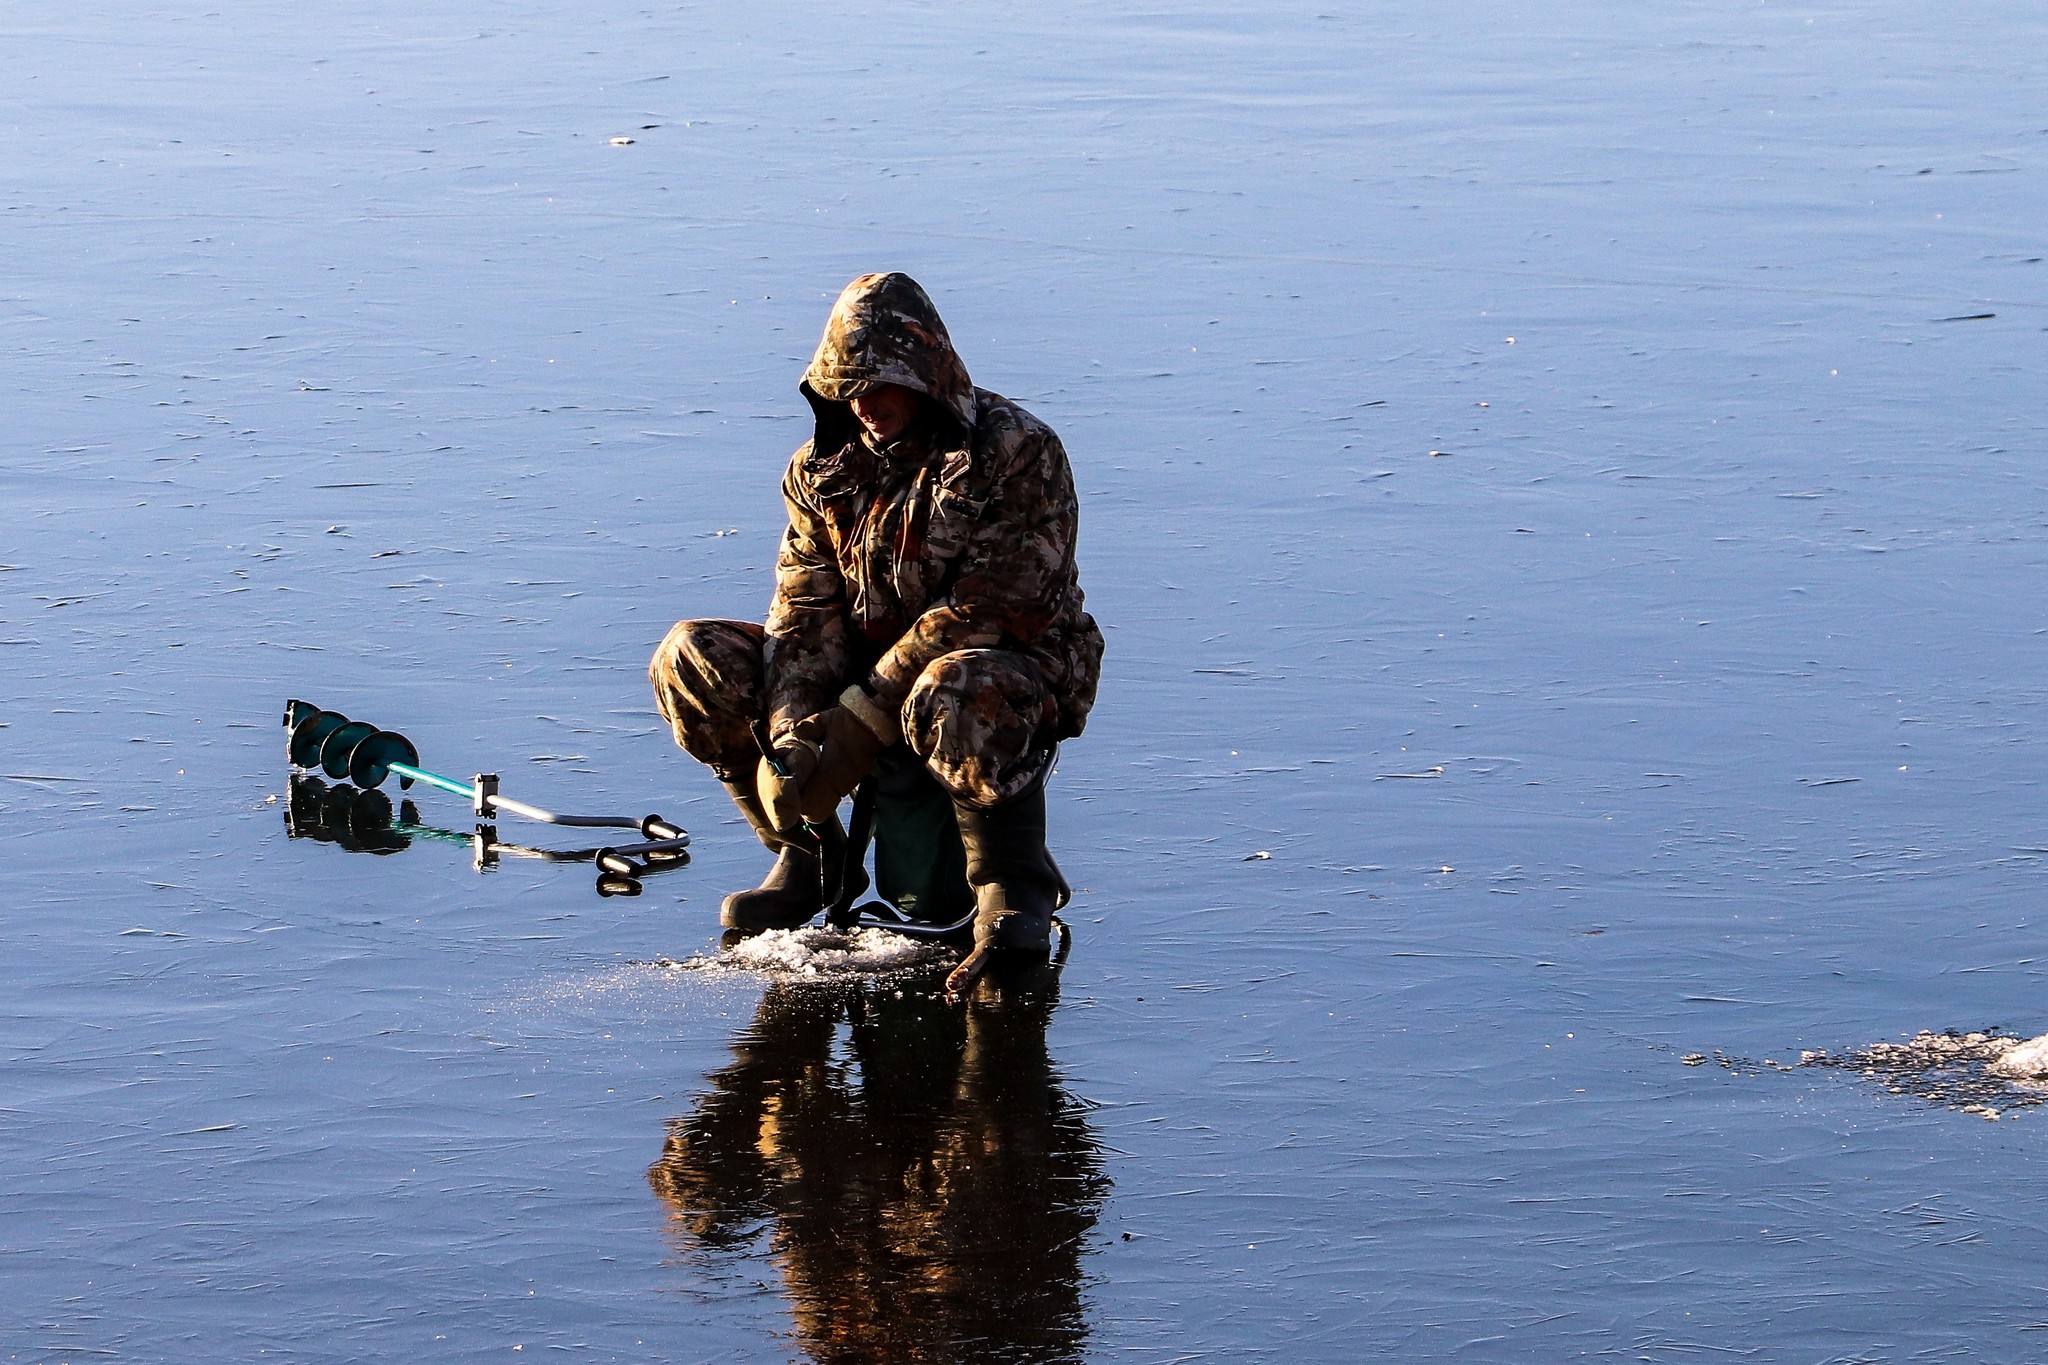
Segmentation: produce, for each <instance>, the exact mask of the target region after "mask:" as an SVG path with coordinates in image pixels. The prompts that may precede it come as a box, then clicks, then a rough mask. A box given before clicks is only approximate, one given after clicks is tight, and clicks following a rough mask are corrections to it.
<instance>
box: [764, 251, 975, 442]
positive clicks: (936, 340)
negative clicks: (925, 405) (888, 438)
mask: <svg viewBox="0 0 2048 1365" xmlns="http://www.w3.org/2000/svg"><path fill="white" fill-rule="evenodd" d="M877 384H900V385H902V386H903V387H904V388H906V389H913V390H915V391H916V392H918V393H921V394H923V395H925V396H926V397H927V398H930V399H932V400H934V402H936V403H937V405H938V406H939V408H940V409H942V410H943V411H944V412H945V413H947V414H949V415H950V416H951V417H952V418H954V419H955V420H957V421H958V422H959V423H960V426H961V428H962V429H963V430H967V431H971V430H973V429H974V385H973V383H972V381H970V380H969V379H968V378H967V367H966V366H965V365H963V364H961V363H960V356H959V353H958V352H956V351H955V350H954V349H953V339H952V337H950V336H948V335H947V334H946V324H945V323H943V322H941V321H940V320H939V310H938V309H937V308H935V307H933V306H932V301H931V297H930V296H929V295H928V294H926V293H925V292H924V289H923V288H922V287H921V286H920V285H919V284H918V282H917V281H916V280H913V279H911V278H910V276H908V275H902V274H896V273H893V272H892V273H890V274H887V275H862V276H861V277H860V278H859V279H857V280H855V281H854V282H853V283H852V284H849V285H847V286H846V288H845V289H843V290H841V291H840V294H839V302H837V303H835V304H833V305H832V316H831V317H830V318H828V319H827V320H826V322H825V335H824V337H823V338H822V339H821V340H820V341H819V342H818V353H817V354H816V355H814V356H812V357H811V364H810V368H809V369H807V370H805V371H804V378H803V384H802V389H803V394H804V397H805V398H806V399H808V400H810V404H811V408H812V410H813V411H814V412H816V413H817V416H818V447H819V449H820V450H824V449H829V448H832V447H834V446H836V445H838V444H841V443H843V442H844V441H845V440H846V439H848V438H849V437H850V436H851V435H852V434H853V432H854V431H855V430H857V425H856V424H855V423H854V422H853V420H852V417H851V415H850V414H849V413H848V412H847V410H846V409H845V407H844V406H843V405H844V404H845V403H846V402H847V401H848V400H849V399H852V398H857V397H859V396H860V395H861V394H863V393H866V392H868V391H869V390H871V389H872V388H874V387H875V386H876V385H877Z"/></svg>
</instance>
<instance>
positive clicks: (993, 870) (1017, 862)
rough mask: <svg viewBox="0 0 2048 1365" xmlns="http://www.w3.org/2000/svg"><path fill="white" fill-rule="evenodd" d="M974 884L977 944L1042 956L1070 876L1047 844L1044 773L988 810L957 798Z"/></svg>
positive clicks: (956, 812) (1049, 944)
mask: <svg viewBox="0 0 2048 1365" xmlns="http://www.w3.org/2000/svg"><path fill="white" fill-rule="evenodd" d="M953 815H954V818H955V819H956V820H958V821H959V823H960V842H961V844H962V846H963V847H965V849H966V850H967V884H968V885H969V886H971V887H973V888H974V946H975V947H976V948H977V949H981V948H987V949H989V950H990V951H991V952H992V953H996V954H1002V955H1005V956H1016V957H1026V956H1031V957H1036V958H1038V959H1040V960H1043V959H1044V958H1045V956H1046V955H1047V954H1048V953H1049V952H1050V951H1051V947H1052V916H1053V911H1055V910H1057V909H1059V908H1060V907H1061V906H1063V905H1065V904H1066V903H1067V899H1068V896H1069V894H1070V893H1069V892H1068V889H1067V882H1066V878H1064V877H1062V876H1061V875H1060V869H1059V865H1058V864H1057V863H1055V862H1053V860H1052V854H1051V853H1049V852H1047V851H1046V847H1045V778H1044V777H1043V776H1041V777H1040V778H1039V779H1038V780H1037V781H1036V782H1034V783H1032V784H1031V785H1030V786H1029V787H1026V788H1025V789H1024V790H1023V791H1022V792H1019V793H1018V794H1017V795H1015V796H1013V797H1011V798H1010V799H1009V800H1007V801H1005V802H1003V804H1002V805H1000V806H995V807H992V808H990V809H988V810H975V809H973V808H971V807H968V806H964V805H961V804H959V803H957V802H956V803H955V804H954V807H953Z"/></svg>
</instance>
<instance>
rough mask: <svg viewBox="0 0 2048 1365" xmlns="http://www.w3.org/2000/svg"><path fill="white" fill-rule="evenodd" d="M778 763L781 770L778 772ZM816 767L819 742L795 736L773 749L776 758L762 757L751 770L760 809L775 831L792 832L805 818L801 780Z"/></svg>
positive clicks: (780, 832)
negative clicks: (766, 813)
mask: <svg viewBox="0 0 2048 1365" xmlns="http://www.w3.org/2000/svg"><path fill="white" fill-rule="evenodd" d="M778 766H780V768H781V769H782V771H780V772H777V771H776V768H777V767H778ZM817 770H818V746H817V745H816V744H813V743H812V742H810V741H809V740H796V741H794V742H792V743H788V744H784V745H783V746H782V747H781V748H779V749H777V750H776V751H775V761H774V762H773V763H771V762H769V761H768V760H767V759H766V758H763V759H762V760H761V766H760V768H759V769H758V770H757V771H756V772H755V774H754V790H755V791H756V792H758V793H760V796H761V806H762V809H764V810H766V811H767V812H768V823H769V824H771V825H773V826H774V827H775V832H776V833H777V834H792V833H794V832H795V831H796V828H797V826H798V825H801V824H802V823H803V821H804V815H803V790H804V784H805V783H807V782H809V781H810V780H811V777H812V775H813V774H814V773H816V772H817Z"/></svg>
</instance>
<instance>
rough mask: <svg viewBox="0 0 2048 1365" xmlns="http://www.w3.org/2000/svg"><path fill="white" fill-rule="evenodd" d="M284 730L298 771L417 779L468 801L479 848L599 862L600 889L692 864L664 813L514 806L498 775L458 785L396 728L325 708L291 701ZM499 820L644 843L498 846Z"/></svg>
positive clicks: (686, 839) (402, 783)
mask: <svg viewBox="0 0 2048 1365" xmlns="http://www.w3.org/2000/svg"><path fill="white" fill-rule="evenodd" d="M284 726H285V729H286V730H287V731H288V732H289V735H290V738H289V739H288V740H287V741H286V743H285V752H286V756H287V757H288V758H289V759H290V761H291V763H292V766H293V767H295V768H300V769H304V770H306V771H309V772H310V771H313V770H315V769H317V770H319V771H321V772H324V773H326V774H327V776H329V777H330V778H334V779H336V780H339V781H346V782H349V783H352V784H353V785H354V786H356V787H357V788H359V789H361V790H363V791H366V792H367V791H372V790H374V789H376V788H377V787H379V786H381V785H383V782H384V779H385V778H387V777H392V776H396V777H397V778H398V785H399V788H400V790H407V789H410V788H411V786H412V785H413V783H415V782H418V783H422V784H424V785H426V786H429V787H433V788H435V789H437V790H439V791H444V792H447V793H449V794H450V795H453V796H460V797H463V798H465V799H466V800H468V801H469V803H470V812H471V814H472V815H474V816H475V817H476V820H477V822H478V825H479V840H480V846H481V847H491V848H497V849H502V850H504V851H506V852H515V853H520V854H526V855H530V856H536V857H544V858H548V859H549V860H551V861H576V862H580V861H583V860H585V859H588V860H590V861H592V862H594V863H595V864H596V865H597V868H598V871H599V873H600V874H601V876H600V880H599V890H601V891H602V890H606V883H605V879H606V878H624V879H627V880H629V881H632V882H634V883H636V885H635V886H634V887H633V888H632V889H633V890H637V889H638V888H637V882H638V880H639V878H640V877H641V876H643V875H645V874H646V873H647V872H648V871H649V870H650V869H651V868H656V867H666V866H674V865H676V864H678V863H681V862H686V861H688V859H689V854H688V853H686V852H684V850H685V849H687V848H688V847H689V845H690V836H689V833H688V832H687V831H685V830H684V829H682V827H680V826H678V825H672V824H670V823H669V822H668V821H666V820H664V819H662V818H661V817H660V816H659V815H648V816H642V817H640V818H638V819H635V818H634V817H632V816H629V815H561V814H557V813H556V812H554V811H551V810H544V809H542V808H541V807H539V806H533V805H528V804H527V803H526V802H524V801H514V800H513V799H512V798H511V797H509V796H505V795H503V794H501V793H500V792H499V790H498V775H497V774H496V773H478V774H477V775H476V777H475V778H474V779H473V780H472V781H469V782H461V781H458V780H456V779H455V778H452V777H444V776H442V775H441V774H440V773H436V772H429V771H428V770H427V769H425V768H422V767H421V766H420V754H419V750H418V749H416V748H415V747H413V742H412V741H411V740H409V739H407V738H406V737H405V736H404V735H401V734H399V733H398V732H396V731H395V730H380V729H378V728H377V727H376V726H374V725H371V724H368V723H367V722H364V721H359V720H350V719H349V718H348V717H347V716H345V715H343V714H341V712H339V711H324V710H322V709H320V708H319V707H317V706H315V705H313V704H312V703H311V702H304V701H297V700H293V701H288V702H286V703H285V707H284ZM501 815H516V816H518V817H520V818H521V819H525V820H535V821H538V822H540V823H541V824H545V825H557V826H562V827H565V828H576V829H630V830H636V831H638V832H639V834H640V835H641V841H640V842H635V843H623V844H613V845H608V846H606V847H604V848H595V849H573V850H560V851H552V850H542V849H525V848H520V847H518V846H516V845H511V844H501V843H499V842H498V841H497V837H496V828H495V825H494V824H493V823H492V822H495V821H496V820H497V818H498V817H499V816H501ZM489 861H495V859H491V860H489ZM488 865H489V862H488V861H486V860H485V859H484V858H483V857H482V855H479V861H478V866H479V867H484V866H488ZM624 890H626V888H624V887H613V888H612V889H611V894H617V893H618V892H619V891H624ZM629 894H630V893H629Z"/></svg>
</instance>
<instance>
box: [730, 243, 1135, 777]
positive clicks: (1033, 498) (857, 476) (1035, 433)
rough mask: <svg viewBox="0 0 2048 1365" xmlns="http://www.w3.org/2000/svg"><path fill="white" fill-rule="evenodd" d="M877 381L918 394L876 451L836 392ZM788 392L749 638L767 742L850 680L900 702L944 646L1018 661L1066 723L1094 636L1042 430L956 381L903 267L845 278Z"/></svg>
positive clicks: (1088, 701)
mask: <svg viewBox="0 0 2048 1365" xmlns="http://www.w3.org/2000/svg"><path fill="white" fill-rule="evenodd" d="M885 383H886V384H900V385H902V386H904V387H906V388H910V389H914V390H916V391H917V392H919V393H921V394H924V395H925V396H926V397H927V398H929V399H930V400H932V401H930V402H928V403H926V404H925V405H924V406H923V409H922V414H921V416H920V418H919V420H918V421H917V423H916V424H915V425H914V426H913V427H912V428H911V430H909V431H908V432H906V433H905V434H904V435H903V436H902V437H901V438H900V439H898V440H896V441H894V442H890V443H889V444H888V445H887V446H882V445H880V444H878V443H877V442H875V441H874V439H873V438H872V437H869V436H867V435H866V434H865V433H864V432H863V431H862V429H861V427H860V424H859V423H858V422H856V421H855V420H854V418H853V414H852V411H851V410H850V408H849V407H848V406H847V400H849V399H851V398H854V397H856V396H858V395H859V394H861V393H863V392H866V391H867V390H869V389H871V388H872V387H874V386H875V385H877V384H885ZM801 389H802V392H803V394H804V397H805V398H806V399H807V400H808V401H809V402H810V405H811V408H812V410H813V412H814V414H815V416H816V419H817V421H816V427H815V429H814V433H813V436H812V438H811V440H809V441H807V442H805V443H804V444H803V445H802V446H800V447H798V449H797V451H796V454H795V455H793V456H792V457H791V458H790V462H789V467H788V470H787V471H786V472H785V473H784V475H783V480H782V498H783V502H784V504H785V505H786V506H787V508H788V512H789V525H788V527H787V529H785V530H784V532H783V535H782V548H781V551H780V553H779V554H778V556H777V559H776V566H775V600H774V602H773V604H772V605H771V606H770V608H769V612H768V647H767V664H768V707H769V721H770V729H771V731H772V732H773V733H774V735H775V737H776V738H777V739H778V740H779V739H781V738H782V737H783V735H784V734H786V733H787V731H788V729H789V727H790V726H792V725H794V724H795V723H796V722H797V721H798V720H800V719H802V718H803V717H805V716H807V715H810V714H811V713H813V712H815V711H819V710H822V709H824V708H825V707H828V706H830V705H832V704H833V702H834V701H835V700H836V699H837V697H838V695H839V693H840V692H841V691H842V690H843V689H844V688H845V687H846V686H847V684H848V683H852V682H862V683H864V684H865V685H866V686H867V689H868V690H869V691H870V692H871V693H873V694H874V696H875V697H876V699H877V700H878V701H880V702H881V703H882V704H883V705H884V706H890V707H900V706H901V705H902V703H903V700H904V698H905V697H906V696H907V695H908V694H909V692H910V687H911V684H912V683H914V682H915V681H916V680H917V677H918V674H920V673H921V672H923V671H924V669H925V667H926V665H928V664H930V663H931V662H932V661H933V660H935V659H937V658H939V657H940V656H941V655H945V654H950V653H952V652H953V651H955V650H962V649H1007V650H1014V651H1016V652H1018V653H1021V654H1023V655H1025V656H1026V657H1027V658H1029V659H1031V661H1032V662H1033V663H1034V664H1036V665H1037V666H1038V668H1039V670H1040V672H1041V673H1042V674H1043V675H1044V677H1045V679H1046V682H1047V684H1048V685H1049V686H1050V688H1051V690H1052V692H1053V695H1054V697H1055V699H1056V701H1057V704H1058V707H1059V714H1058V716H1057V718H1056V723H1055V732H1056V734H1057V735H1058V736H1059V737H1061V738H1065V737H1069V736H1072V735H1078V734H1080V733H1081V727H1082V725H1083V724H1084V723H1085V721H1086V719H1087V715H1088V710H1089V707H1090V706H1091V705H1093V703H1094V700H1095V686H1096V682H1097V679H1098V678H1099V677H1100V670H1101V661H1102V633H1101V632H1100V631H1099V630H1098V629H1097V628H1096V625H1095V622H1094V620H1093V618H1091V617H1090V616H1089V615H1088V613H1087V612H1086V611H1084V610H1083V609H1082V597H1081V587H1080V584H1079V582H1078V580H1077V578H1076V575H1075V570H1074V541H1075V535H1076V531H1077V529H1078V526H1079V522H1080V504H1079V502H1078V500H1077V499H1076V497H1075V495H1074V478H1073V473H1072V471H1071V470H1070V469H1069V468H1068V465H1067V453H1066V450H1065V448H1064V447H1062V446H1061V445H1060V439H1059V437H1058V436H1056V435H1054V434H1053V431H1052V429H1051V428H1050V427H1048V426H1046V425H1045V424H1044V423H1043V422H1041V421H1039V420H1038V419H1037V418H1036V417H1033V416H1032V415H1031V414H1030V413H1028V412H1026V411H1025V410H1024V409H1023V408H1021V407H1018V406H1017V405H1016V404H1015V403H1012V402H1011V401H1010V400H1009V399H1007V398H1004V397H1002V396H1001V395H999V394H994V393H990V392H989V391H988V390H986V389H977V388H975V387H974V386H973V385H972V384H971V383H970V382H969V380H968V378H967V370H966V367H965V366H964V365H962V364H961V362H960V357H959V355H958V354H957V353H956V352H955V351H954V350H953V343H952V340H951V339H950V338H949V337H948V335H947V333H946V327H945V324H944V323H943V322H941V321H940V319H939V315H938V310H937V309H935V308H934V307H933V306H932V302H931V300H930V299H929V298H928V297H927V296H926V295H925V292H924V290H923V289H921V288H920V287H919V286H918V285H917V283H916V282H915V281H913V280H912V279H911V278H910V277H909V276H907V275H899V274H889V275H863V276H861V277H860V278H859V279H857V280H855V281H854V282H853V283H852V284H849V285H848V286H847V287H846V289H845V291H844V292H843V293H842V294H841V295H840V296H839V301H838V303H837V304H835V305H834V306H833V309H832V316H831V318H830V319H829V321H828V322H827V323H826V326H825V336H824V339H823V340H822V341H821V342H819V344H818V351H817V355H816V356H815V357H813V359H812V361H811V364H810V367H809V368H808V369H807V370H806V371H805V372H804V378H803V383H802V385H801Z"/></svg>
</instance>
